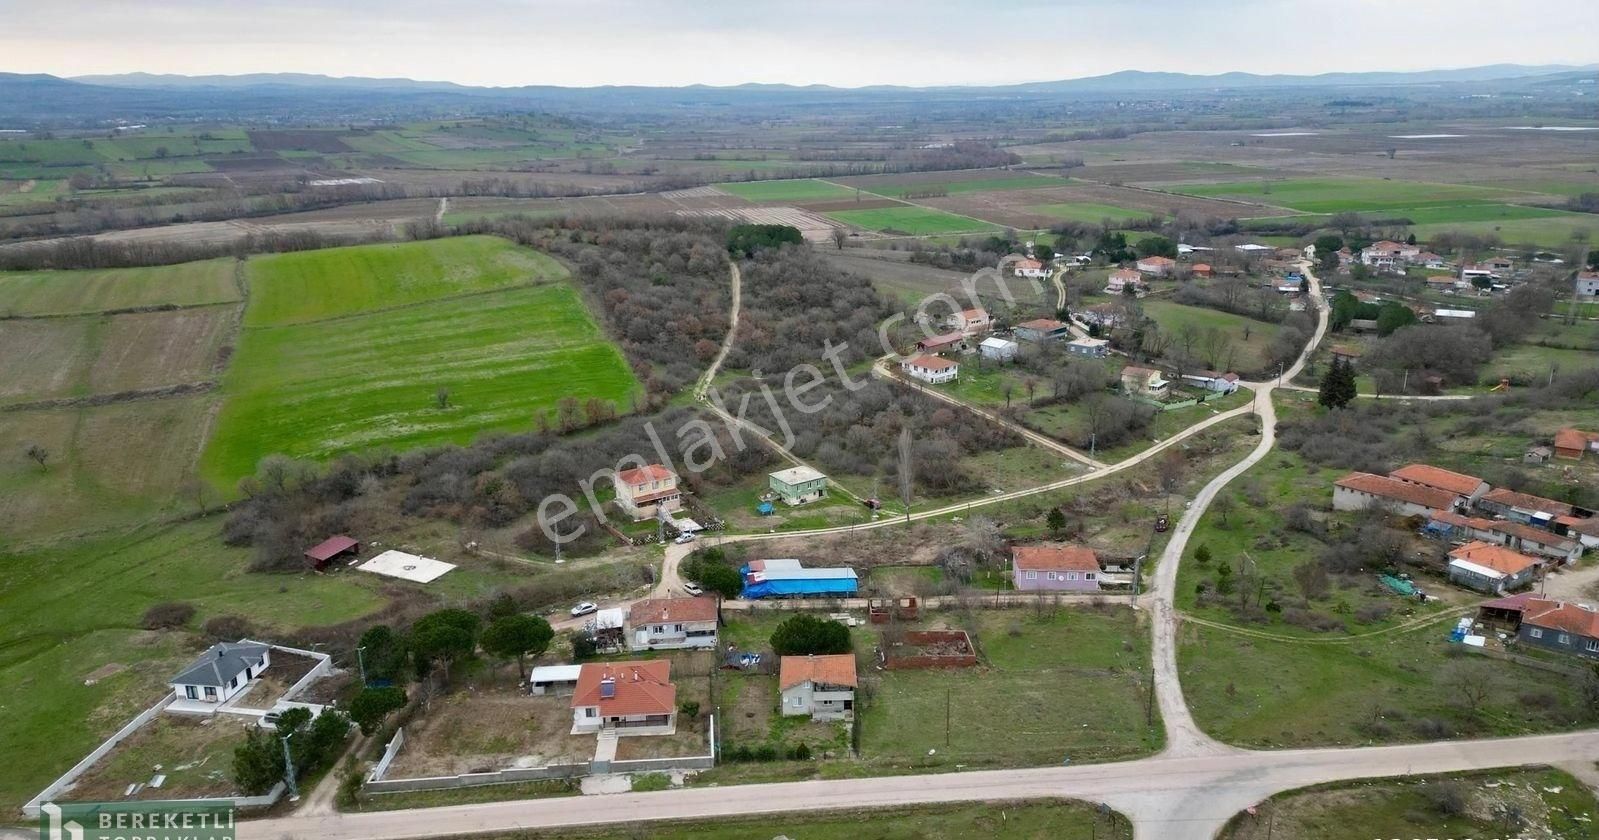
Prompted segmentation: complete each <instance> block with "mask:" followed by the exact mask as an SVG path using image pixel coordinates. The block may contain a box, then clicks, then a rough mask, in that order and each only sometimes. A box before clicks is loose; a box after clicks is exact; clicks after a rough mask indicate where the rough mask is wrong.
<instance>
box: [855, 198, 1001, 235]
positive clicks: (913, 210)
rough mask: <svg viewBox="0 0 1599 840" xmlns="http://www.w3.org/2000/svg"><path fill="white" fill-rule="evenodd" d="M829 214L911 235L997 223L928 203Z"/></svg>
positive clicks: (864, 226)
mask: <svg viewBox="0 0 1599 840" xmlns="http://www.w3.org/2000/svg"><path fill="white" fill-rule="evenodd" d="M827 215H828V216H830V217H832V218H834V219H837V220H839V221H841V222H844V223H845V224H848V225H853V226H855V227H858V228H862V229H864V230H872V231H878V232H898V233H902V234H907V235H910V236H921V235H924V234H934V233H967V232H971V233H982V232H988V231H997V230H998V229H999V228H998V226H996V225H991V224H988V223H986V222H979V221H976V220H974V219H967V218H962V217H960V216H956V215H953V214H951V213H945V212H942V211H940V210H934V209H931V208H928V207H912V206H909V205H907V206H905V207H885V208H882V209H879V210H835V211H833V212H831V213H828V214H827Z"/></svg>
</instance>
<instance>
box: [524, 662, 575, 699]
mask: <svg viewBox="0 0 1599 840" xmlns="http://www.w3.org/2000/svg"><path fill="white" fill-rule="evenodd" d="M582 670H583V666H582V665H540V666H539V667H537V668H534V669H533V672H532V673H530V674H528V677H527V690H528V692H529V693H532V694H552V695H556V696H565V695H568V694H571V693H572V692H574V691H576V690H577V675H578V673H579V672H581V671H582Z"/></svg>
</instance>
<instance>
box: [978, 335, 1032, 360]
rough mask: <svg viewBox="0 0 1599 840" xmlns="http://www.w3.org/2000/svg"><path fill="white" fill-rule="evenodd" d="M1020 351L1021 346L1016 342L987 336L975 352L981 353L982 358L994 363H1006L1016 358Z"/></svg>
mask: <svg viewBox="0 0 1599 840" xmlns="http://www.w3.org/2000/svg"><path fill="white" fill-rule="evenodd" d="M1020 349H1021V345H1019V344H1017V343H1016V342H1014V341H1011V340H1010V339H1008V338H1000V337H998V336H989V337H988V338H985V339H983V343H981V344H979V345H977V352H979V353H981V354H982V356H983V358H985V359H989V360H991V361H996V362H1008V361H1010V360H1012V359H1014V358H1016V353H1017V351H1019V350H1020Z"/></svg>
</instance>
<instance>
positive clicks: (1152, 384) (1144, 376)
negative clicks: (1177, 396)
mask: <svg viewBox="0 0 1599 840" xmlns="http://www.w3.org/2000/svg"><path fill="white" fill-rule="evenodd" d="M1122 392H1123V393H1126V394H1127V395H1129V396H1138V397H1149V398H1150V399H1155V400H1163V399H1166V398H1167V397H1169V396H1171V383H1170V382H1168V381H1166V377H1165V375H1164V374H1162V373H1161V372H1160V371H1158V370H1155V369H1153V368H1146V367H1135V366H1133V365H1128V366H1127V367H1124V368H1122Z"/></svg>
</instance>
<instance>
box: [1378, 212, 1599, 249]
mask: <svg viewBox="0 0 1599 840" xmlns="http://www.w3.org/2000/svg"><path fill="white" fill-rule="evenodd" d="M1410 232H1411V233H1414V234H1415V235H1416V238H1417V239H1420V240H1423V241H1425V240H1428V239H1431V238H1433V237H1435V236H1437V235H1438V234H1440V233H1472V234H1477V235H1479V236H1486V235H1490V234H1491V235H1493V236H1497V237H1499V239H1500V241H1502V242H1506V243H1509V244H1515V245H1522V244H1530V245H1539V246H1542V247H1546V248H1556V247H1560V246H1563V245H1569V244H1571V243H1573V242H1575V241H1577V239H1578V237H1585V238H1586V239H1587V241H1590V242H1591V241H1594V240H1595V239H1599V216H1595V215H1592V214H1588V213H1563V212H1557V213H1555V214H1554V215H1549V216H1540V217H1536V218H1522V219H1505V220H1495V221H1475V222H1436V223H1431V224H1418V225H1414V226H1412V227H1411V228H1410Z"/></svg>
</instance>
